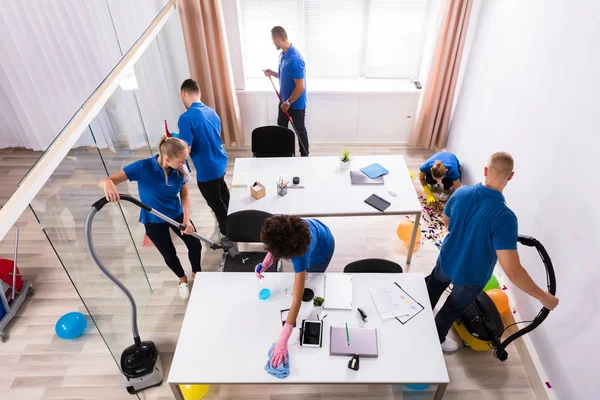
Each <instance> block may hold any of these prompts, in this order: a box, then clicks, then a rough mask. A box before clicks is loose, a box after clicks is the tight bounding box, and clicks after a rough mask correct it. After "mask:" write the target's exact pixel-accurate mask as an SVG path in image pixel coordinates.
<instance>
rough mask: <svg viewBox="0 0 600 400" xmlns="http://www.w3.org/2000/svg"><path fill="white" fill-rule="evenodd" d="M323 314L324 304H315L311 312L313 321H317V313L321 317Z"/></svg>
mask: <svg viewBox="0 0 600 400" xmlns="http://www.w3.org/2000/svg"><path fill="white" fill-rule="evenodd" d="M322 314H323V306H319V307H315V306H314V305H313V310H312V312H311V314H310V317H311V319H312V320H313V321H316V320H317V315H318V316H319V318H321V316H322Z"/></svg>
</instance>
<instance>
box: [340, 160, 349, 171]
mask: <svg viewBox="0 0 600 400" xmlns="http://www.w3.org/2000/svg"><path fill="white" fill-rule="evenodd" d="M351 165H352V160H350V161H346V162H344V161H342V160H340V171H347V170H349V169H350V166H351Z"/></svg>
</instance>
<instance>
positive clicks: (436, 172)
mask: <svg viewBox="0 0 600 400" xmlns="http://www.w3.org/2000/svg"><path fill="white" fill-rule="evenodd" d="M445 175H446V166H445V165H444V164H443V163H442V162H441V161H440V160H436V162H435V163H433V165H432V167H431V176H433V179H442V178H443V177H444V176H445Z"/></svg>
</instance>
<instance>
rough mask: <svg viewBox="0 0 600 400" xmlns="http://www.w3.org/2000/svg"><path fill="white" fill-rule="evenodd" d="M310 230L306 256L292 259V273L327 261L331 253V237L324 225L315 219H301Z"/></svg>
mask: <svg viewBox="0 0 600 400" xmlns="http://www.w3.org/2000/svg"><path fill="white" fill-rule="evenodd" d="M302 220H303V221H304V222H306V223H307V224H308V229H310V245H309V246H308V251H307V252H306V254H304V255H303V256H300V257H294V258H292V260H291V261H292V264H293V265H294V272H303V271H306V270H308V269H309V268H310V264H319V263H324V262H325V261H327V260H328V259H329V258H330V257H331V256H332V253H333V235H332V234H331V231H330V230H329V228H328V227H327V226H325V224H323V223H322V222H321V221H319V220H316V219H302Z"/></svg>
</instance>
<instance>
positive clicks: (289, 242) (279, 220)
mask: <svg viewBox="0 0 600 400" xmlns="http://www.w3.org/2000/svg"><path fill="white" fill-rule="evenodd" d="M260 239H261V240H262V242H263V243H264V245H265V247H266V249H267V251H268V252H269V253H267V256H266V257H265V259H264V261H263V262H262V263H261V264H258V265H257V266H256V269H255V270H254V271H255V274H256V276H257V278H259V279H262V278H263V275H262V274H263V272H265V271H266V270H267V269H268V268H269V267H271V265H273V261H274V260H275V259H277V258H282V259H288V260H290V261H291V262H292V264H293V265H294V272H295V275H294V295H293V300H292V305H291V307H290V312H289V313H288V316H287V319H286V321H285V325H284V326H283V328H282V329H281V333H280V334H279V339H278V340H277V342H276V343H275V347H274V348H273V352H272V356H271V361H270V364H271V366H273V367H278V366H279V365H280V364H281V362H282V361H283V362H284V363H287V342H288V339H289V338H290V335H291V334H292V329H293V327H294V324H295V322H296V318H297V317H298V312H299V311H300V306H301V305H302V295H303V293H304V285H305V283H306V273H307V272H325V270H326V269H327V267H328V266H329V262H330V261H331V258H332V257H333V252H334V250H335V240H334V238H333V235H332V234H331V231H330V230H329V228H328V227H327V226H325V224H323V223H322V222H321V221H318V220H316V219H302V218H300V217H295V216H291V215H276V216H273V217H269V218H267V219H266V220H265V223H264V225H263V227H262V231H261V232H260Z"/></svg>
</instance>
